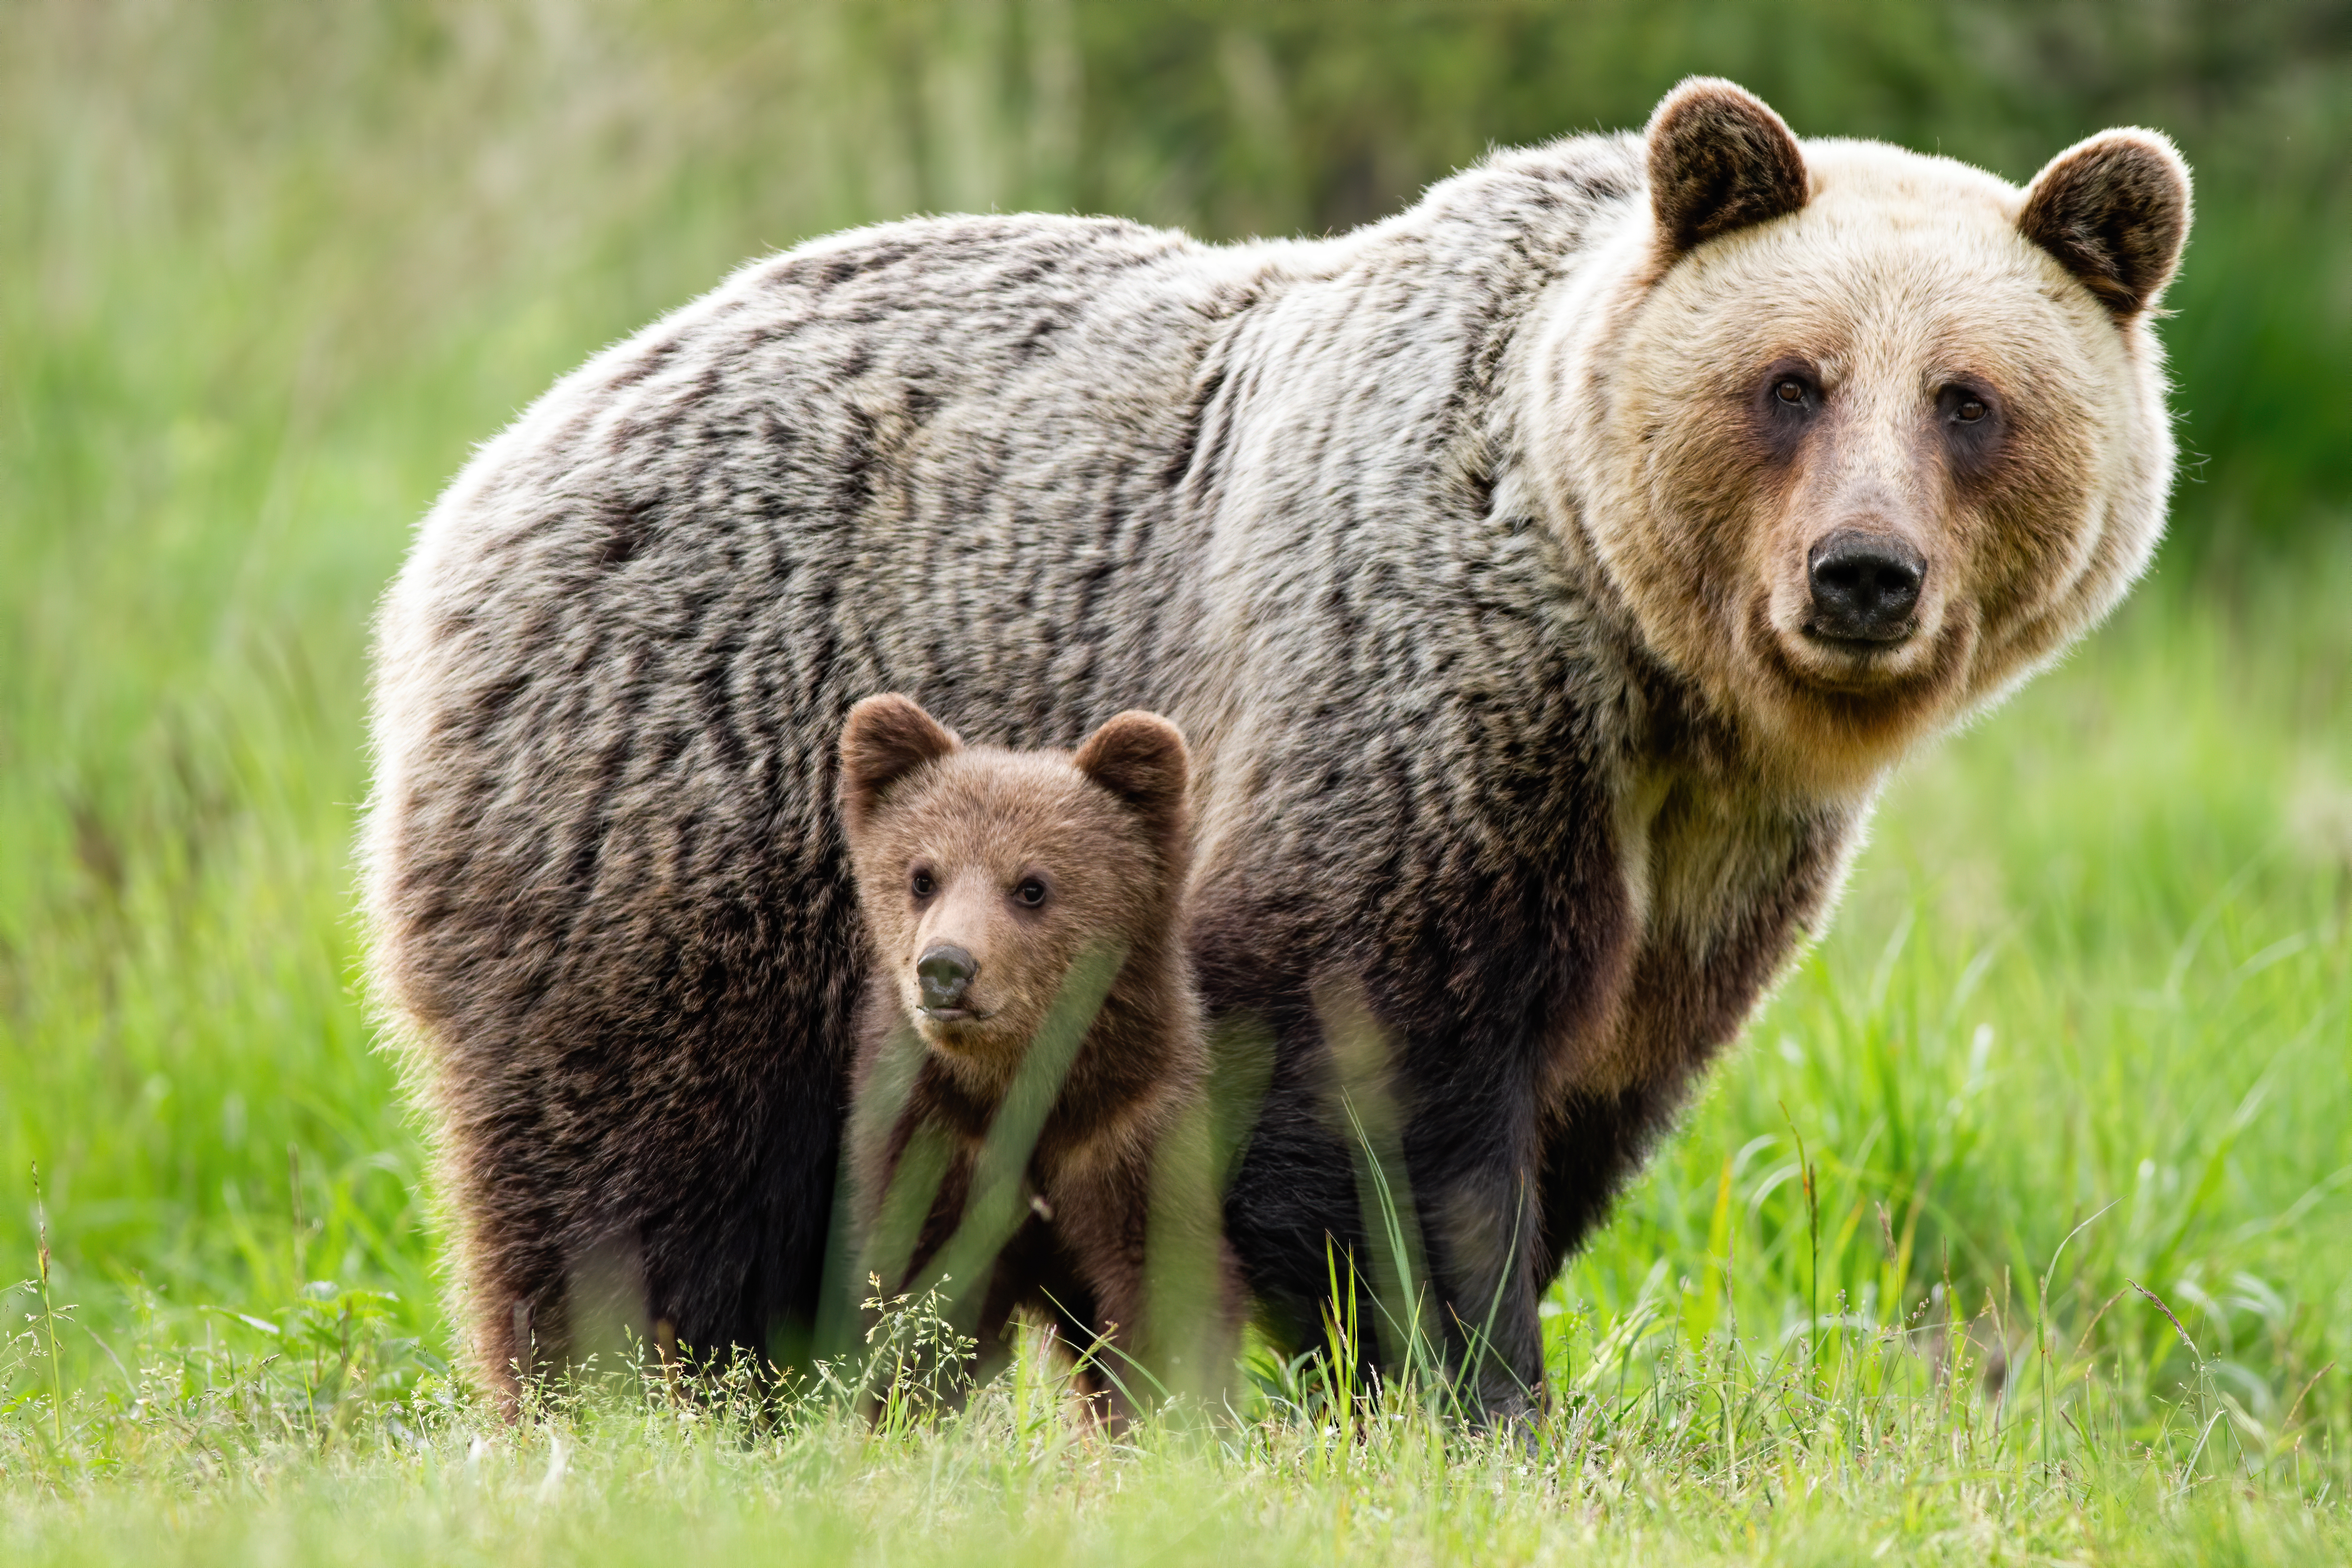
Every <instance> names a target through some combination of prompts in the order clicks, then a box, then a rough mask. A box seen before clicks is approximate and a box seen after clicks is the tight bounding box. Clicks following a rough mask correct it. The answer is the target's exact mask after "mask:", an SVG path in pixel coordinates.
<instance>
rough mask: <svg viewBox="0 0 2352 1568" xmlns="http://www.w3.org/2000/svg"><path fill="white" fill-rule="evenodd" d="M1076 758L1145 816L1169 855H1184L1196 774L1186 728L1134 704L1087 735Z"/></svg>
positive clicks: (1171, 857)
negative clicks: (1190, 782)
mask: <svg viewBox="0 0 2352 1568" xmlns="http://www.w3.org/2000/svg"><path fill="white" fill-rule="evenodd" d="M1070 760H1071V761H1072V762H1074V763H1076V765H1077V768H1078V771H1079V772H1081V773H1083V774H1085V775H1086V776H1087V778H1088V779H1092V780H1094V781H1095V782H1096V783H1097V784H1098V785H1100V786H1102V788H1104V789H1108V790H1109V791H1110V792H1111V793H1112V794H1114V795H1116V796H1118V798H1119V799H1120V800H1123V801H1125V802H1126V803H1127V805H1128V807H1129V809H1130V810H1133V811H1134V812H1135V813H1136V814H1137V815H1138V816H1139V817H1141V818H1142V819H1143V821H1144V823H1145V825H1146V826H1147V827H1149V828H1150V831H1151V833H1152V836H1153V838H1154V839H1155V840H1156V841H1158V842H1159V845H1160V853H1161V856H1162V858H1163V859H1166V860H1168V861H1170V862H1171V863H1173V862H1177V861H1180V860H1181V858H1182V853H1183V850H1184V847H1185V837H1184V830H1185V815H1184V786H1185V783H1186V781H1187V779H1188V778H1189V777H1190V775H1191V773H1192V763H1191V760H1190V758H1188V757H1187V756H1186V754H1185V750H1184V734H1183V731H1181V730H1180V729H1178V728H1177V727H1175V726H1174V725H1172V724H1171V723H1169V722H1168V721H1167V720H1166V719H1164V718H1161V717H1160V716H1159V715H1158V714H1156V713H1145V712H1143V711H1142V710H1140V709H1129V711H1128V712H1126V713H1123V714H1120V715H1118V716H1116V717H1114V718H1112V719H1110V720H1109V721H1108V722H1107V723H1106V724H1105V725H1104V726H1103V727H1101V728H1100V729H1098V730H1097V731H1095V732H1094V733H1093V734H1092V735H1090V736H1088V737H1087V738H1086V742H1085V744H1084V745H1082V746H1080V747H1078V749H1077V754H1076V756H1075V757H1073V758H1070Z"/></svg>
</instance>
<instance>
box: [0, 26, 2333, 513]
mask: <svg viewBox="0 0 2352 1568" xmlns="http://www.w3.org/2000/svg"><path fill="white" fill-rule="evenodd" d="M0 15H5V16H7V17H8V20H7V23H6V31H7V33H8V34H9V35H10V36H11V37H10V44H9V47H7V48H6V49H5V50H0V53H5V55H7V56H8V57H11V58H12V59H13V61H14V67H13V68H9V67H7V66H0V84H5V89H6V90H5V92H0V100H5V101H7V102H8V103H9V104H11V105H12V107H9V108H5V109H0V126H5V131H6V132H7V134H8V135H9V137H10V139H11V141H15V142H16V155H15V156H12V157H10V158H9V159H8V161H7V162H6V165H5V186H0V218H5V226H6V227H7V228H8V229H10V230H13V231H14V234H13V237H11V238H9V239H6V240H5V241H0V245H5V246H8V247H9V248H12V249H14V248H16V247H19V246H24V245H25V244H26V241H27V240H30V241H31V242H32V246H33V249H34V250H35V252H36V253H37V254H36V256H32V257H27V258H25V259H27V260H32V261H34V262H36V263H37V264H46V266H47V269H48V270H49V271H50V272H52V273H53V274H54V273H55V272H56V271H58V267H59V265H60V263H68V264H69V263H70V262H71V261H72V260H74V259H76V258H80V259H84V260H87V259H89V257H90V256H91V253H92V252H93V251H95V250H96V249H99V248H101V247H102V246H104V244H105V243H106V241H107V240H109V239H112V240H114V241H116V242H118V243H122V242H137V241H139V240H141V239H152V238H153V237H154V236H156V235H157V234H158V233H159V231H165V232H169V233H170V234H172V235H174V236H176V237H179V238H181V239H185V238H187V237H188V236H189V235H194V236H196V237H197V238H198V239H199V240H200V241H201V242H202V246H201V248H205V249H207V250H209V251H210V252H212V253H213V254H215V255H217V256H219V257H220V258H221V259H222V260H223V261H224V262H225V263H226V264H227V265H228V267H230V268H231V269H232V270H236V269H238V268H244V269H247V271H248V272H250V273H253V274H261V273H268V274H270V275H272V276H271V277H270V282H271V286H272V288H273V290H275V289H277V288H278V287H282V286H283V285H284V284H285V283H286V282H288V281H289V278H288V277H287V276H286V275H288V274H292V275H295V276H294V277H293V278H292V281H293V282H294V284H295V287H297V288H298V289H299V288H301V287H304V286H305V285H306V284H307V285H308V286H310V287H312V288H314V289H323V291H324V293H325V294H328V295H331V296H332V298H319V299H318V300H317V303H318V305H319V309H318V310H317V311H316V312H314V313H313V314H312V315H311V316H310V318H308V319H311V320H314V321H315V320H322V319H323V320H329V321H331V322H333V323H335V324H336V329H338V330H340V331H341V332H342V333H344V334H345V335H346V336H347V337H351V338H357V339H362V340H369V341H367V342H365V343H363V344H362V345H360V348H359V351H356V352H354V351H345V350H338V351H337V352H336V353H335V354H333V355H332V356H331V357H332V358H333V359H334V360H335V361H336V366H335V367H331V368H322V369H315V370H314V371H313V372H312V373H313V377H314V381H315V382H316V385H317V388H318V390H319V391H320V392H329V391H331V389H332V386H333V384H334V383H336V382H340V381H341V380H343V379H344V378H345V377H346V376H348V375H351V374H354V373H360V374H367V375H381V374H383V373H384V371H386V370H388V369H389V368H391V364H394V363H397V362H400V361H409V360H412V359H413V358H414V356H415V355H416V354H417V353H419V352H430V351H432V350H435V349H436V347H438V348H441V349H444V350H446V348H447V347H448V346H449V345H450V344H451V343H452V342H455V341H457V340H461V339H463V338H465V337H467V336H468V335H471V336H473V337H476V338H478V337H479V336H480V334H481V333H482V331H483V330H484V325H483V324H484V322H485V320H486V319H489V318H492V317H497V316H500V315H506V316H511V315H512V313H513V312H514V311H515V310H516V309H517V308H520V307H519V306H518V301H519V300H521V299H524V298H530V299H538V300H546V299H548V298H553V297H559V296H560V297H562V298H564V299H565V301H566V305H565V308H567V309H577V310H578V311H579V313H580V316H581V319H593V321H594V322H595V323H596V325H597V326H598V328H600V329H602V330H603V331H604V332H605V333H607V334H612V333H618V332H620V331H622V330H625V329H627V328H628V327H630V326H632V325H633V324H635V322H636V321H637V320H638V319H642V318H643V317H645V316H646V315H648V314H650V313H652V312H654V311H656V310H658V309H660V308H666V307H667V306H668V305H671V304H674V303H677V302H678V301H680V300H683V299H685V298H689V297H691V296H692V295H693V294H694V293H697V292H698V291H699V290H700V289H701V288H703V287H706V286H707V285H708V284H709V283H710V282H711V281H713V280H714V279H715V278H716V277H717V276H718V275H719V272H720V271H721V270H722V269H723V268H724V267H727V266H728V265H730V264H731V263H732V262H734V261H736V260H738V259H740V258H741V257H742V256H746V255H749V254H752V253H754V252H756V251H758V250H761V249H763V248H767V247H770V246H779V245H784V244H789V243H791V242H792V241H793V240H795V239H798V238H801V237H803V236H805V235H810V234H813V233H818V232H822V231H824V230H825V229H828V228H832V227H835V226H838V225H844V224H848V223H853V222H862V221H870V220H873V219H877V218H885V217H890V216H895V215H898V214H902V213H906V212H912V211H939V210H949V209H957V208H976V207H977V208H985V207H989V206H994V207H997V208H1000V209H1010V208H1015V207H1024V206H1044V207H1055V208H1075V209H1078V210H1084V211H1096V212H1113V213H1122V214H1132V215H1135V216H1138V217H1141V218H1145V219H1149V220H1152V221H1156V222H1165V223H1175V224H1181V225H1187V226H1189V227H1191V228H1192V229H1194V230H1195V231H1197V232H1199V233H1202V234H1203V235H1209V236H1212V237H1227V236H1231V235H1242V234H1251V233H1259V234H1278V233H1291V232H1299V231H1304V232H1314V231H1319V230H1326V229H1332V228H1339V227H1344V226H1347V225H1352V224H1356V223H1360V222H1363V221H1365V220H1367V219H1370V218H1373V217H1377V216H1379V215H1381V214H1385V213H1389V212H1392V211H1394V210H1396V209H1397V208H1398V207H1399V206H1401V205H1402V204H1406V203H1408V202H1410V201H1411V200H1412V197H1413V195H1414V194H1415V193H1416V192H1417V191H1419V190H1420V189H1421V188H1422V187H1423V185H1425V184H1426V183H1429V182H1430V181H1432V180H1433V179H1435V178H1438V177H1440V176H1442V175H1443V174H1444V173H1445V172H1447V171H1449V170H1451V169H1454V168H1456V167H1458V166H1460V165H1462V164H1463V163H1465V162H1470V161H1472V160H1475V158H1477V157H1478V156H1479V155H1480V153H1481V152H1482V151H1483V150H1484V149H1486V147H1488V146H1489V145H1492V144H1496V143H1508V142H1517V141H1535V140H1539V139H1542V138H1546V137H1549V136H1556V135H1559V134H1562V133H1565V132H1570V131H1582V130H1591V129H1622V128H1633V127H1638V126H1639V125H1640V124H1641V122H1642V120H1643V118H1644V117H1645V115H1646V114H1647V112H1648V110H1649V109H1650V107H1651V106H1652V104H1653V103H1654V102H1655V100H1656V99H1657V98H1658V96H1659V95H1660V94H1661V93H1662V92H1663V91H1664V89H1666V88H1667V87H1669V86H1671V85H1672V84H1673V82H1675V80H1676V79H1677V78H1680V77H1682V76H1684V75H1685V74H1688V73H1691V72H1702V71H1703V72H1714V73H1719V74H1722V75H1726V76H1729V77H1732V78H1736V79H1738V80H1739V81H1741V82H1743V83H1745V84H1747V85H1748V87H1750V88H1752V89H1755V90H1757V91H1758V92H1759V93H1761V94H1762V95H1764V97H1765V98H1767V99H1769V101H1771V102H1772V103H1773V104H1774V105H1775V106H1776V107H1777V108H1779V109H1780V110H1781V111H1782V113H1784V114H1785V115H1786V116H1787V117H1788V119H1789V120H1790V122H1791V124H1792V125H1794V126H1795V127H1796V129H1797V130H1798V131H1799V132H1800V133H1801V134H1808V135H1832V134H1837V135H1856V136H1873V137H1882V138H1885V139H1887V140H1889V141H1895V142H1898V143H1901V144H1903V145H1905V146H1908V147H1913V148H1917V149H1921V150H1926V151H1941V152H1948V153H1950V154H1952V155H1954V156H1956V157H1959V158H1963V159H1966V160H1968V161H1969V162H1977V163H1980V164H1983V165H1985V166H1988V167H1990V168H1991V169H1993V170H1995V171H1997V172H2000V173H2002V174H2004V175H2006V176H2008V177H2010V178H2011V179H2013V180H2020V181H2021V180H2023V179H2026V178H2028V177H2030V176H2031V175H2032V172H2033V171H2034V170H2035V169H2036V168H2038V167H2039V166H2040V165H2041V163H2042V162H2043V161H2044V160H2045V159H2046V158H2047V157H2048V156H2049V155H2050V154H2052V153H2053V152H2055V151H2057V150H2058V149H2059V148H2061V147H2063V146H2064V145H2065V144H2067V143H2068V142H2070V141H2074V139H2076V138H2078V137H2080V136H2083V135H2084V134H2087V133H2088V132H2090V131H2095V130H2097V129H2099V128H2101V127H2104V126H2107V125H2112V124H2117V123H2139V124H2147V125H2153V126H2157V127H2158V128H2161V129H2163V130H2165V131H2168V132H2170V133H2171V134H2172V135H2174V136H2175V137H2176V138H2177V139H2178V140H2179V142H2180V143H2181V145H2182V147H2183V149H2184V150H2185V151H2186V152H2187V153H2188V156H2189V159H2190V161H2191V162H2192V163H2193V164H2194V166H2195V168H2196V170H2197V174H2198V180H2199V189H2198V196H2199V204H2200V214H2199V222H2198V226H2197V229H2196V234H2195V238H2194V242H2193V246H2192V248H2191V250H2190V253H2189V260H2188V264H2187V268H2186V270H2185V273H2184V275H2183V277H2182V279H2181V282H2180V284H2179V287H2178V289H2177V291H2176V292H2175V294H2174V296H2173V298H2172V301H2171V303H2172V305H2173V307H2174V308H2175V310H2176V311H2177V312H2178V315H2177V319H2175V320H2174V321H2173V322H2172V323H2171V324H2170V325H2169V326H2168V329H2167V336H2168V340H2169V342H2170V344H2171V348H2172V351H2173V353H2174V355H2175V359H2176V364H2177V367H2178V372H2179V381H2180V382H2181V385H2182V387H2183V393H2182V397H2181V400H2180V402H2181V407H2182V409H2183V411H2184V416H2185V428H2184V434H2185V436H2186V438H2187V444H2188V445H2189V448H2190V450H2191V452H2192V454H2193V462H2194V466H2193V468H2192V474H2193V476H2194V477H2195V479H2196V480H2197V481H2198V482H2199V484H2200V486H2201V487H2200V488H2198V489H2196V490H2194V491H2192V492H2190V493H2189V495H2188V496H2187V497H2185V499H2186V503H2187V504H2186V505H2185V506H2184V508H2183V516H2184V522H2185V523H2186V524H2187V525H2189V526H2187V527H2185V528H2184V529H2183V534H2184V540H2185V542H2186V543H2188V544H2189V545H2191V546H2193V547H2197V548H2209V547H2210V548H2221V549H2225V550H2229V551H2235V550H2242V549H2247V548H2250V547H2260V546H2265V545H2269V544H2272V543H2275V542H2277V541H2279V540H2281V539H2284V538H2287V537H2289V536H2292V535H2294V534H2295V533H2297V532H2299V531H2303V530H2309V529H2314V528H2326V527H2332V526H2340V524H2341V519H2342V516H2343V510H2344V507H2345V504H2346V499H2347V496H2352V398H2347V395H2346V392H2345V367H2346V366H2347V364H2352V5H2347V4H2346V3H2345V0H2130V3H2111V0H2054V3H2053V0H1971V3H1969V4H1966V5H1962V4H1955V3H1947V4H1937V5H1915V4H1909V3H1907V0H1906V3H1897V4H1888V3H1884V0H1779V3H1776V4H1770V5H1759V4H1751V3H1745V0H1568V3H1559V0H1551V3H1541V0H1456V3H1453V4H1437V3H1430V0H1352V3H1349V4H1325V3H1310V0H1169V3H1166V4H1138V3H1136V0H865V3H854V0H790V3H787V4H782V5H752V4H748V3H742V0H673V3H670V4H653V3H635V0H572V3H570V4H565V3H562V0H540V3H537V4H522V3H519V0H404V3H399V4H394V3H390V0H377V3H375V4H373V5H336V6H323V7H322V6H311V5H299V4H283V3H248V4H244V5H235V6H210V5H205V6H173V5H152V4H150V5H138V4H121V3H113V4H94V3H91V0H50V3H47V4H41V3H31V4H27V3H26V0H16V3H15V4H13V5H10V6H9V7H8V8H7V10H5V12H0ZM5 78H14V79H13V80H7V79H5ZM27 153H29V154H31V155H30V156H26V155H25V154H27ZM11 259H15V258H11ZM321 269H325V270H327V271H330V272H331V273H332V277H320V272H321ZM51 281H52V282H54V283H58V286H59V294H58V297H56V298H51V299H50V300H48V301H46V302H45V303H46V304H47V306H48V307H49V308H65V309H67V310H68V311H70V310H72V309H73V308H76V306H78V305H79V307H81V308H89V305H90V303H91V297H90V296H89V293H88V292H87V291H86V288H85V287H84V286H85V285H86V284H87V282H88V280H87V279H79V280H76V279H58V278H56V277H52V279H51ZM224 281H226V282H229V283H230V284H231V285H232V286H233V285H234V281H235V280H234V279H225V280H224ZM583 289H584V290H585V291H586V292H587V294H588V296H590V297H591V298H582V297H581V296H582V291H583ZM263 335H264V336H267V335H268V329H265V331H264V334H263ZM518 370H520V367H518ZM507 390H509V395H510V396H516V395H528V391H529V390H530V389H528V388H525V387H521V386H516V387H514V388H511V389H507Z"/></svg>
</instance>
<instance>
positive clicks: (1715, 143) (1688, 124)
mask: <svg viewBox="0 0 2352 1568" xmlns="http://www.w3.org/2000/svg"><path fill="white" fill-rule="evenodd" d="M1643 136H1644V138H1645V139H1646V140H1647V141H1648V142H1649V145H1650V211H1651V213H1652V214H1654V216H1655V217H1656V219H1657V222H1658V237H1659V238H1660V239H1661V240H1663V241H1664V244H1665V247H1666V254H1667V257H1668V259H1670V260H1671V259H1672V258H1673V257H1675V256H1680V255H1682V254H1683V253H1684V252H1685V251H1687V250H1689V249H1691V248H1692V247H1693V246H1697V245H1700V244H1702V243H1704V242H1705V241H1707V240H1711V239H1713V238H1714V237H1715V236H1716V235H1721V234H1729V233H1730V232H1731V231H1732V230H1734V229H1739V228H1746V227H1747V226H1748V225H1750V224H1760V223H1764V222H1766V221H1767V220H1769V219H1771V218H1778V217H1785V216H1787V215H1788V214H1790V213H1793V212H1795V211H1796V210H1797V209H1798V208H1800V207H1801V206H1803V205H1804V204H1805V198H1806V196H1807V194H1808V193H1809V186H1808V181H1807V176H1806V174H1805V156H1804V154H1803V153H1802V152H1799V151H1798V150H1797V139H1796V137H1795V136H1794V135H1792V134H1790V131H1789V127H1788V123H1787V122H1786V121H1784V120H1782V119H1781V118H1780V116H1779V115H1777V114H1775V113H1773V112H1772V110H1770V109H1769V107H1767V106H1766V104H1765V102H1764V100H1763V99H1760V98H1758V97H1757V96H1756V95H1755V94H1754V93H1752V92H1749V91H1748V89H1746V88H1743V87H1740V86H1738V84H1737V83H1734V82H1727V81H1725V80H1724V79H1723V78H1720V77H1692V78H1690V79H1689V80H1687V81H1685V82H1684V83H1683V84H1682V85H1681V86H1680V87H1677V88H1675V90H1674V91H1672V92H1670V93H1668V94H1666V96H1665V97H1664V99H1660V100H1659V102H1658V107H1657V110H1656V111H1655V112H1654V113H1653V114H1652V115H1651V116H1650V127H1649V129H1648V130H1647V131H1644V132H1643Z"/></svg>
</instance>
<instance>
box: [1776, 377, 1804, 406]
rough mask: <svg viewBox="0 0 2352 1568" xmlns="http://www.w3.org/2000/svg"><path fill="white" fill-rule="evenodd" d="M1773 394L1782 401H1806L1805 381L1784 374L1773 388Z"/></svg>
mask: <svg viewBox="0 0 2352 1568" xmlns="http://www.w3.org/2000/svg"><path fill="white" fill-rule="evenodd" d="M1772 395H1773V396H1774V397H1777V398H1779V399H1780V401H1781V402H1804V401H1805V383H1804V382H1801V381H1799V380H1798V379H1797V378H1796V377H1794V376H1783V377H1781V378H1780V382H1778V383H1776V384H1775V385H1774V386H1773V388H1772Z"/></svg>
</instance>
